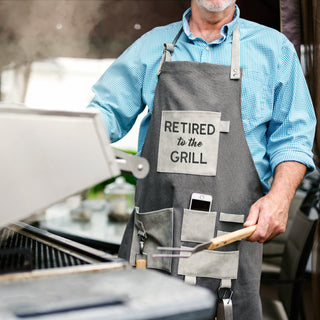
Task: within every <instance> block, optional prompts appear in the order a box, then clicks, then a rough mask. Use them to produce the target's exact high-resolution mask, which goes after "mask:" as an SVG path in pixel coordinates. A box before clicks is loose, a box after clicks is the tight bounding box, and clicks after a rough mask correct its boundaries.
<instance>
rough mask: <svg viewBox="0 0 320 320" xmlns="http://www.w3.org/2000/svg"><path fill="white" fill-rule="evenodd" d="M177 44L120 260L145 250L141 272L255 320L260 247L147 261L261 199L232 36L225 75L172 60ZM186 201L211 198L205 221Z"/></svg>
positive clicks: (241, 245) (220, 229)
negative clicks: (203, 290)
mask: <svg viewBox="0 0 320 320" xmlns="http://www.w3.org/2000/svg"><path fill="white" fill-rule="evenodd" d="M180 32H181V30H180ZM179 35H180V33H179V34H178V35H177V36H176V38H175V39H174V41H173V43H171V44H165V45H164V46H165V50H164V53H163V57H162V61H161V65H160V68H159V79H158V84H157V88H156V92H155V98H154V107H153V112H152V116H151V120H150V125H149V129H148V132H147V135H146V139H145V143H144V146H143V149H142V156H143V157H146V158H147V159H148V160H149V162H150V173H149V175H148V176H147V177H146V178H145V179H143V180H138V182H137V189H136V209H135V211H134V214H133V215H132V217H131V220H130V221H129V223H128V226H127V229H126V232H125V235H124V238H123V241H122V244H121V247H120V251H119V256H120V257H123V258H126V259H127V260H129V261H130V263H131V264H133V265H134V264H135V256H136V254H138V253H139V252H142V251H143V253H144V254H146V255H147V267H149V268H154V269H159V270H162V271H165V272H168V273H170V274H172V275H174V276H178V277H182V278H184V279H186V280H187V281H189V282H192V281H193V282H195V283H196V284H197V285H201V286H205V287H208V288H210V289H211V290H212V291H213V292H215V293H216V294H217V293H218V296H219V298H221V301H222V302H224V303H225V307H227V306H228V301H229V298H230V295H231V290H232V305H233V319H245V320H248V319H254V320H257V319H260V318H261V306H260V298H259V283H260V268H261V256H262V247H261V245H260V244H258V243H251V242H248V241H239V242H237V243H233V244H230V245H228V246H225V247H223V248H220V249H217V250H214V251H204V252H200V253H197V254H195V255H193V256H191V257H190V258H188V259H177V258H174V259H172V258H161V259H159V258H153V257H152V254H153V253H155V252H156V251H157V250H156V248H157V247H158V246H175V247H180V246H195V245H197V244H199V243H201V242H205V241H208V240H209V239H210V238H212V237H214V236H217V235H221V234H223V233H226V232H231V231H234V230H237V229H239V228H242V224H243V222H244V221H245V219H246V217H247V214H248V212H249V209H250V206H251V205H252V204H253V203H254V202H255V201H256V200H257V199H259V198H260V197H261V196H262V195H263V192H262V187H261V183H260V180H259V177H258V174H257V172H256V169H255V166H254V163H253V160H252V157H251V154H250V151H249V148H248V145H247V142H246V139H245V134H244V130H243V125H242V119H241V102H240V101H241V77H242V70H241V69H240V40H239V31H238V27H237V28H236V30H235V31H234V34H233V41H232V59H231V60H232V62H231V67H230V66H225V65H214V64H209V63H199V62H189V61H170V57H171V54H172V52H173V49H174V45H175V42H176V41H177V39H178V37H179ZM230 55H231V54H230ZM193 192H198V193H204V194H209V195H212V197H213V204H212V210H211V212H203V211H194V210H189V209H188V208H189V202H190V197H191V194H192V193H193ZM224 288H226V289H224ZM222 305H223V303H222ZM228 312H229V311H228V310H226V312H225V317H226V318H228V316H227V314H228Z"/></svg>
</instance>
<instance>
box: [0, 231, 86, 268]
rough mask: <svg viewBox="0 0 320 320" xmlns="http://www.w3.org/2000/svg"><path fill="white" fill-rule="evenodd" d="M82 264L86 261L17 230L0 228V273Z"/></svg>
mask: <svg viewBox="0 0 320 320" xmlns="http://www.w3.org/2000/svg"><path fill="white" fill-rule="evenodd" d="M83 264H88V262H87V261H84V260H81V259H80V258H78V257H74V256H72V255H71V254H69V253H66V252H64V251H62V250H59V249H57V248H55V247H53V246H49V245H48V244H46V243H43V242H41V241H38V240H36V239H34V238H31V237H28V236H26V235H23V234H20V233H19V232H17V231H14V230H11V229H9V228H4V229H2V230H0V273H8V272H17V271H30V270H32V269H48V268H60V267H68V266H78V265H83Z"/></svg>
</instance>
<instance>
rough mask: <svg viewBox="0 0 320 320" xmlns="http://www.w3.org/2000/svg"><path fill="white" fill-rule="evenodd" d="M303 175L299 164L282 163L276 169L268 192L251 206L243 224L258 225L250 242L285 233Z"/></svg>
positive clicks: (263, 240) (303, 166) (303, 172)
mask: <svg viewBox="0 0 320 320" xmlns="http://www.w3.org/2000/svg"><path fill="white" fill-rule="evenodd" d="M305 173H306V166H305V165H303V164H301V163H299V162H294V161H287V162H282V163H280V164H279V165H278V166H277V167H276V169H275V174H274V179H273V182H272V185H271V189H270V191H269V192H268V193H267V194H266V195H265V196H264V197H262V198H261V199H259V200H258V201H257V202H255V203H254V204H253V205H252V206H251V208H250V212H249V216H248V218H247V220H246V222H245V224H244V225H245V226H250V225H253V224H258V227H257V230H256V232H255V233H254V234H253V235H252V236H251V237H250V238H249V240H250V241H259V242H265V241H266V240H268V239H270V238H273V237H275V236H277V235H278V234H280V233H282V232H284V231H285V229H286V226H287V221H288V212H289V208H290V204H291V202H292V200H293V197H294V195H295V192H296V190H297V188H298V186H299V184H300V183H301V181H302V180H303V178H304V176H305Z"/></svg>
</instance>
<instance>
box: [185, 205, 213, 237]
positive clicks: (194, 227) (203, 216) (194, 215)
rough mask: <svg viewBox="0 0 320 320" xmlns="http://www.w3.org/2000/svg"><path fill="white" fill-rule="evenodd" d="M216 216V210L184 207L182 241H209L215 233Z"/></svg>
mask: <svg viewBox="0 0 320 320" xmlns="http://www.w3.org/2000/svg"><path fill="white" fill-rule="evenodd" d="M216 216H217V213H216V212H206V211H196V210H189V209H184V213H183V222H182V230H181V241H191V242H206V241H209V240H210V239H211V238H212V237H213V235H214V229H215V224H216Z"/></svg>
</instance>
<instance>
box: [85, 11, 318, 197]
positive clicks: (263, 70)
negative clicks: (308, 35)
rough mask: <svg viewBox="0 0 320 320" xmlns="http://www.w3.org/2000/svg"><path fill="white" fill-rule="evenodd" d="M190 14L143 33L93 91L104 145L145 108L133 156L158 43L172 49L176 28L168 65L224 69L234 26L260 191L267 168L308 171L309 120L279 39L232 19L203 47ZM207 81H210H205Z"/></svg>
mask: <svg viewBox="0 0 320 320" xmlns="http://www.w3.org/2000/svg"><path fill="white" fill-rule="evenodd" d="M190 15H191V10H190V9H188V10H187V11H186V12H185V13H184V15H183V20H182V22H176V23H172V24H169V25H167V26H162V27H158V28H155V29H153V30H151V31H150V32H148V33H146V34H145V35H143V36H142V37H141V38H139V39H138V40H137V41H136V42H135V43H134V44H132V45H131V46H130V47H129V48H128V49H127V50H126V51H125V52H124V53H123V54H122V55H121V56H120V57H119V58H118V59H117V60H116V61H115V62H114V63H113V64H112V65H111V66H110V67H109V68H108V69H107V70H106V72H105V73H104V74H103V75H102V77H101V78H100V79H99V81H98V82H97V83H96V84H95V85H94V86H93V91H94V93H95V96H94V98H93V100H92V102H91V103H90V105H89V107H94V108H98V109H99V110H100V112H101V114H102V117H103V120H104V122H105V126H106V128H107V130H108V133H109V136H110V139H111V141H112V142H114V141H117V140H119V139H121V138H122V137H123V136H124V135H126V134H127V132H128V131H129V130H130V129H131V127H132V126H133V124H134V122H135V120H136V118H137V116H138V115H139V114H140V113H141V112H142V111H143V109H144V107H145V106H148V114H147V115H146V117H145V118H144V119H143V121H142V123H141V127H140V132H139V140H138V152H140V151H141V148H142V146H143V142H144V139H145V135H146V132H147V129H148V126H149V122H150V117H151V113H152V107H153V98H154V93H155V89H156V85H157V81H158V78H157V70H158V67H159V64H160V59H161V56H162V51H163V43H168V42H172V40H173V38H174V37H175V35H176V34H177V32H178V31H179V29H180V28H181V24H183V29H184V32H183V33H182V34H181V36H180V38H179V40H178V42H177V44H176V46H175V49H174V53H173V56H172V60H173V61H197V62H208V63H215V64H223V65H230V64H231V41H232V32H233V30H234V28H235V26H236V24H239V29H240V41H241V42H240V43H241V67H242V68H243V79H242V96H241V110H242V121H243V127H244V131H245V135H246V139H247V142H248V145H249V149H250V151H251V154H252V157H253V160H254V163H255V165H256V169H257V172H258V174H259V177H260V179H261V182H262V184H263V186H264V189H265V191H267V190H268V189H269V187H270V186H269V179H270V177H271V176H272V172H273V170H274V169H275V167H276V166H277V165H278V164H279V163H281V162H283V161H288V160H293V161H298V162H301V163H303V164H305V165H306V166H307V167H308V170H309V171H311V170H313V169H314V164H313V160H312V152H311V149H312V145H313V139H314V131H315V123H316V120H315V115H314V109H313V106H312V102H311V99H310V95H309V92H308V88H307V85H306V82H305V78H304V75H303V72H302V70H301V66H300V62H299V60H298V58H297V56H296V52H295V49H294V47H293V45H292V44H291V43H290V42H289V41H288V40H287V38H286V37H285V36H284V35H283V34H281V33H279V32H277V31H275V30H273V29H270V28H267V27H265V26H262V25H259V24H257V23H254V22H250V21H247V20H244V19H241V18H240V10H239V8H238V7H236V11H235V15H234V19H233V21H232V22H231V23H229V24H227V25H225V26H224V27H223V28H222V30H221V33H222V37H221V38H220V39H218V40H216V41H214V42H212V43H210V44H208V43H206V42H205V41H204V40H202V39H200V38H195V37H194V36H193V35H192V33H191V32H190V29H189V24H188V21H189V18H190ZM208 81H210V79H208Z"/></svg>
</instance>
